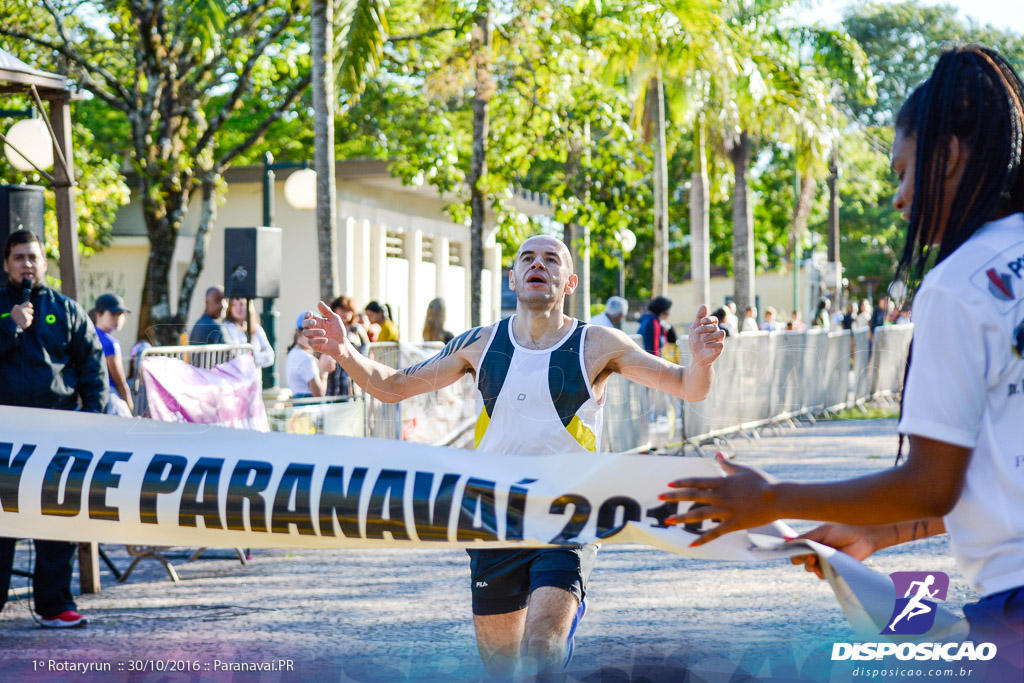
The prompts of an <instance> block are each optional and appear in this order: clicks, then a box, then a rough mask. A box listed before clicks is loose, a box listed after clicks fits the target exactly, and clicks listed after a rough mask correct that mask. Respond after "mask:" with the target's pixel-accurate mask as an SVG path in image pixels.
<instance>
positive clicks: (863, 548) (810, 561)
mask: <svg viewBox="0 0 1024 683" xmlns="http://www.w3.org/2000/svg"><path fill="white" fill-rule="evenodd" d="M877 531H878V528H877V527H870V526H848V525H846V524H822V525H821V526H819V527H818V528H816V529H812V530H811V531H808V532H807V533H806V534H803V535H802V536H799V537H798V538H803V539H807V540H808V541H816V542H818V543H821V544H822V545H827V546H829V547H830V548H835V549H836V550H839V551H842V552H844V553H846V554H847V555H849V556H851V557H853V558H854V559H856V560H863V559H864V558H866V557H868V556H869V555H871V553H873V552H875V551H876V550H878V547H877V545H876V542H875V536H876V534H877ZM789 561H790V562H792V563H793V564H802V565H803V566H804V569H806V570H807V571H809V572H812V573H814V575H815V576H817V577H818V578H819V579H824V578H825V575H824V574H823V573H822V569H821V563H820V562H818V556H817V555H814V554H810V555H796V556H794V557H791V558H789Z"/></svg>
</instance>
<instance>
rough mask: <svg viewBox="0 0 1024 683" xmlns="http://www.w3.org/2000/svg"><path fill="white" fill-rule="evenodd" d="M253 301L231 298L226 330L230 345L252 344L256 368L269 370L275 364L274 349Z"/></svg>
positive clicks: (225, 325)
mask: <svg viewBox="0 0 1024 683" xmlns="http://www.w3.org/2000/svg"><path fill="white" fill-rule="evenodd" d="M258 320H259V318H257V317H256V311H255V307H254V306H253V304H252V299H243V298H242V297H238V296H233V297H231V303H230V304H228V313H227V319H226V321H225V323H224V329H226V330H227V333H228V342H227V343H229V344H252V350H253V355H255V356H256V367H260V368H269V367H270V366H271V365H273V364H274V347H272V346H271V345H270V341H268V340H267V333H266V332H265V331H264V330H263V328H262V327H261V326H260V324H259V323H258V322H257V321H258ZM249 321H252V333H251V334H250V333H249V329H250V328H249Z"/></svg>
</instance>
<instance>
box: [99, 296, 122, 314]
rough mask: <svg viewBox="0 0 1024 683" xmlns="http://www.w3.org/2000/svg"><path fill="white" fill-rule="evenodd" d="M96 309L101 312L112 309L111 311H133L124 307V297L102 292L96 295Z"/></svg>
mask: <svg viewBox="0 0 1024 683" xmlns="http://www.w3.org/2000/svg"><path fill="white" fill-rule="evenodd" d="M95 308H96V310H97V311H99V312H100V313H102V312H104V311H110V312H111V313H131V311H129V310H128V309H127V308H125V307H124V299H122V298H121V297H119V296H118V295H117V294H101V295H100V296H98V297H96V306H95Z"/></svg>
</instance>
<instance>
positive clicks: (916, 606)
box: [881, 572, 949, 636]
mask: <svg viewBox="0 0 1024 683" xmlns="http://www.w3.org/2000/svg"><path fill="white" fill-rule="evenodd" d="M889 578H890V579H892V583H893V586H895V588H896V604H895V605H893V608H892V616H891V617H889V625H888V626H886V627H885V628H884V629H882V631H881V633H882V634H883V635H892V634H898V635H905V636H919V635H923V634H925V633H927V632H928V631H929V630H930V629H931V627H932V625H933V624H934V623H935V602H936V601H937V600H945V599H946V592H947V591H948V590H949V577H948V576H946V575H945V574H943V573H942V572H893V573H892V574H890V575H889ZM900 596H902V597H900Z"/></svg>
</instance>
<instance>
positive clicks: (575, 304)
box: [563, 122, 590, 320]
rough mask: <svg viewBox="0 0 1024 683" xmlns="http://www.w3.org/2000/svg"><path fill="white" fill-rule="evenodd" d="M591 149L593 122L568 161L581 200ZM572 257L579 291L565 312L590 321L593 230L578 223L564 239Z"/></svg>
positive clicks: (575, 140) (572, 188) (576, 138)
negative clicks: (584, 164)
mask: <svg viewBox="0 0 1024 683" xmlns="http://www.w3.org/2000/svg"><path fill="white" fill-rule="evenodd" d="M589 150H590V123H589V122H584V124H583V133H582V135H578V134H575V133H574V134H572V135H571V137H570V139H569V150H568V153H567V154H566V159H565V165H564V169H565V178H566V185H567V187H568V190H569V192H570V193H571V194H572V196H574V197H578V198H580V199H581V200H582V198H583V197H584V196H585V195H586V193H587V190H588V189H589V188H588V181H587V178H586V177H585V176H584V174H583V173H581V172H580V165H581V162H582V161H583V159H584V155H585V154H588V153H589ZM563 238H564V240H565V244H566V246H568V247H569V254H570V255H571V256H572V260H573V266H574V270H575V272H576V275H577V277H578V278H579V285H578V286H577V287H576V291H575V292H574V293H572V294H570V295H569V296H567V297H566V299H565V313H567V314H568V315H571V316H572V317H574V318H579V319H580V320H589V319H590V229H589V228H587V227H586V226H581V225H579V224H577V223H569V224H568V225H566V226H565V235H564V236H563Z"/></svg>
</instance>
